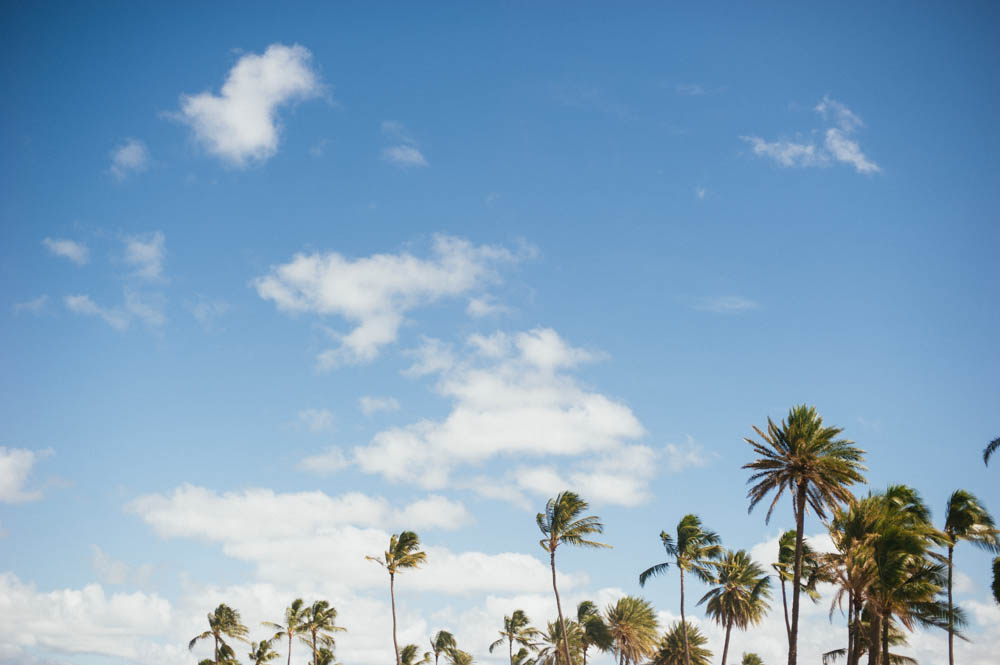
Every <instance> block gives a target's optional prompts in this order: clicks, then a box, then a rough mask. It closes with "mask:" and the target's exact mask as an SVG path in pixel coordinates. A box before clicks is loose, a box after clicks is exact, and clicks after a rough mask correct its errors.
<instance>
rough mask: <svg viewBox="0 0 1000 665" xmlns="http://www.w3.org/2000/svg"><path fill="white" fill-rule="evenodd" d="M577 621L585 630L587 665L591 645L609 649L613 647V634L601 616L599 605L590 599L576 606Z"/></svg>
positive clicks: (601, 649)
mask: <svg viewBox="0 0 1000 665" xmlns="http://www.w3.org/2000/svg"><path fill="white" fill-rule="evenodd" d="M576 622H577V623H578V624H580V628H581V629H582V630H583V635H582V638H581V639H582V643H583V644H582V646H583V665H587V651H588V650H589V649H590V647H596V648H597V649H598V650H600V651H607V650H608V649H610V648H611V634H610V633H609V632H608V626H607V624H605V623H604V619H602V618H601V612H600V610H598V609H597V605H595V604H594V603H592V602H591V601H589V600H584V601H582V602H581V603H580V604H579V605H577V606H576Z"/></svg>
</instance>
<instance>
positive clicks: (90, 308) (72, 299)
mask: <svg viewBox="0 0 1000 665" xmlns="http://www.w3.org/2000/svg"><path fill="white" fill-rule="evenodd" d="M64 302H65V303H66V309H68V310H69V311H71V312H75V313H77V314H83V315H85V316H98V317H100V318H102V319H104V322H105V323H107V324H108V325H109V326H111V327H112V328H114V329H115V330H125V329H126V328H128V317H127V316H126V315H125V313H124V312H122V311H121V310H119V309H105V308H103V307H100V306H98V305H97V303H95V302H94V301H93V300H91V299H90V296H88V295H85V294H83V295H75V296H66V298H65V299H64Z"/></svg>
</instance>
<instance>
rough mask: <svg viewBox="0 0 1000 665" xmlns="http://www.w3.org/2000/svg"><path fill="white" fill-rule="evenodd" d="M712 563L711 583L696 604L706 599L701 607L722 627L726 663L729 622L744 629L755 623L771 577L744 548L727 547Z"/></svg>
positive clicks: (764, 611) (764, 604) (768, 593)
mask: <svg viewBox="0 0 1000 665" xmlns="http://www.w3.org/2000/svg"><path fill="white" fill-rule="evenodd" d="M712 565H713V566H714V567H715V570H716V574H715V580H714V581H713V584H714V585H715V587H714V588H712V589H711V590H709V592H708V593H706V594H705V595H704V596H703V597H702V599H701V600H700V601H698V604H699V605H701V604H702V603H706V602H707V604H706V605H705V611H706V612H707V613H708V615H709V616H710V617H712V618H713V619H714V620H715V622H716V623H717V624H719V625H720V626H723V627H724V628H725V629H726V641H725V645H724V646H723V647H722V665H726V657H727V656H728V655H729V634H730V633H731V632H732V630H733V626H736V627H737V628H739V629H740V630H746V629H747V628H749V627H750V626H755V625H757V624H759V623H760V622H761V621H762V620H763V619H764V617H765V616H766V615H767V611H768V610H769V609H770V606H769V605H768V602H767V601H768V599H769V598H770V597H771V578H770V577H769V576H768V575H767V573H766V572H765V571H764V569H763V568H761V567H760V565H758V564H757V563H756V562H754V560H753V559H751V558H750V555H749V554H747V553H746V552H745V551H744V550H740V551H738V552H733V551H732V550H730V551H728V552H726V554H725V555H724V556H723V557H722V559H721V560H719V561H715V562H713V564H712Z"/></svg>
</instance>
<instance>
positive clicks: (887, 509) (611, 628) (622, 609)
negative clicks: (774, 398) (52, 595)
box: [189, 406, 1000, 665]
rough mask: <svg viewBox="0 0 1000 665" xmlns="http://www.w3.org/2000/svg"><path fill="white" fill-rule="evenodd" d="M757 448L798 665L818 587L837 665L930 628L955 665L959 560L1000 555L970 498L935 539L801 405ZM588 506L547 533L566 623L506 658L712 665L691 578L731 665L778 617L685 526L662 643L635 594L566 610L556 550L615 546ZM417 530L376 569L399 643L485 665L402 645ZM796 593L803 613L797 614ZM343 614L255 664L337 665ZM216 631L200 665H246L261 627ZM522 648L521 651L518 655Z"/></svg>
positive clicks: (667, 544) (751, 661)
mask: <svg viewBox="0 0 1000 665" xmlns="http://www.w3.org/2000/svg"><path fill="white" fill-rule="evenodd" d="M753 430H754V433H755V434H756V437H755V438H746V439H744V440H745V441H746V442H747V443H748V444H749V445H750V446H751V448H752V449H753V452H754V453H755V459H754V460H753V461H751V462H749V463H748V464H745V465H744V466H743V468H745V469H748V470H750V471H751V475H750V478H749V480H748V484H749V485H750V486H751V487H750V489H749V491H748V498H749V501H750V503H749V510H748V512H753V510H754V508H755V507H756V506H757V505H758V504H760V503H761V502H762V501H765V500H769V504H768V510H767V513H766V516H765V522H769V521H770V519H771V517H772V515H773V513H774V511H775V508H776V507H777V506H778V505H779V503H780V500H781V498H782V496H784V495H785V492H786V490H787V493H788V496H789V498H790V499H791V503H792V518H793V520H794V523H795V528H794V529H792V530H788V531H785V532H784V533H782V534H781V536H780V538H779V542H778V552H777V557H776V559H777V560H776V561H775V562H774V563H773V564H772V566H771V567H772V569H773V570H774V572H775V573H776V576H777V578H778V581H779V584H780V587H781V598H782V609H783V614H784V622H785V634H786V638H787V641H788V665H797V658H798V635H799V613H800V601H801V596H802V595H803V594H805V596H806V597H807V598H809V599H811V600H812V601H814V602H818V601H819V599H820V594H819V591H818V585H819V584H820V583H824V584H827V585H831V586H832V588H833V589H834V596H833V602H832V603H831V606H830V615H831V617H832V615H833V613H834V611H835V610H836V609H838V608H840V609H841V610H843V608H844V606H845V605H846V618H847V645H846V647H843V648H840V649H835V650H833V651H830V652H828V653H826V654H824V657H823V661H824V665H828V664H830V663H833V662H834V661H836V660H838V659H841V658H843V659H845V660H846V662H847V665H858V664H859V663H860V662H861V658H862V657H863V656H865V655H867V658H868V660H867V663H868V665H899V664H900V663H910V662H914V661H912V659H910V658H907V657H905V656H901V655H899V654H896V653H894V652H892V651H890V649H896V648H897V647H901V646H903V645H905V643H906V633H905V632H904V631H912V630H914V629H915V628H916V627H917V626H924V627H934V628H940V629H942V630H945V631H947V635H948V658H949V665H954V639H955V637H958V638H960V639H964V637H963V635H962V633H961V629H962V627H963V626H964V625H965V623H966V620H965V615H964V613H963V612H962V611H961V609H960V608H958V607H957V606H956V605H955V604H954V602H953V596H952V591H953V588H952V587H953V573H954V550H955V548H956V547H957V546H958V544H959V543H961V542H968V543H971V544H973V545H975V546H978V547H980V548H983V549H985V550H988V551H991V552H994V553H1000V531H998V530H997V529H996V527H995V524H994V522H993V519H992V517H991V516H990V514H989V512H987V510H986V509H985V507H983V506H982V504H981V503H980V501H979V500H978V499H977V498H976V497H975V496H974V495H973V494H971V493H970V492H968V491H965V490H957V491H956V492H954V493H953V494H952V495H951V497H950V498H949V501H948V505H947V508H946V514H945V519H944V523H943V525H942V526H941V528H940V529H939V528H937V527H935V525H934V523H933V521H932V519H931V513H930V510H929V508H928V507H927V506H926V504H925V503H924V502H923V500H922V498H921V497H920V495H919V493H918V492H917V491H916V490H914V489H913V488H911V487H907V486H905V485H892V486H890V487H888V488H887V489H886V490H885V491H882V492H871V491H869V492H868V494H867V495H866V496H863V497H860V498H859V497H857V496H855V495H854V494H853V493H852V491H851V487H852V486H853V485H855V484H864V483H865V482H866V481H865V477H864V476H863V475H862V474H863V472H864V471H865V470H866V469H865V467H864V465H863V461H864V451H863V450H861V449H859V448H857V447H856V446H855V445H854V443H853V442H852V441H849V440H847V439H844V438H841V436H840V435H841V433H842V430H841V429H840V428H837V427H828V426H825V425H824V424H823V419H822V418H821V417H820V416H819V415H818V414H817V413H816V410H815V408H813V407H808V406H796V407H794V408H792V409H791V410H790V411H789V413H788V416H787V418H785V419H783V420H782V421H781V422H780V423H775V422H774V421H773V420H771V419H770V418H768V420H767V426H766V427H765V428H764V429H760V428H757V427H754V428H753ZM998 447H1000V439H995V440H993V441H991V442H990V443H989V444H988V445H987V447H986V449H985V450H984V451H983V461H984V462H985V463H986V464H987V465H988V464H989V459H990V456H991V455H992V454H993V453H994V452H995V451H996V450H997V448H998ZM588 508H589V506H588V504H587V502H586V501H584V500H583V499H582V498H580V497H579V496H578V495H577V494H576V493H574V492H571V491H565V492H562V493H560V494H559V495H557V496H556V497H554V498H552V499H550V500H549V501H548V502H547V504H546V506H545V510H544V512H541V513H538V515H537V517H536V522H537V525H538V528H539V530H540V531H541V533H542V536H543V537H542V539H541V540H540V541H539V545H540V546H541V547H542V549H543V550H545V552H546V553H547V554H548V555H549V565H550V568H551V571H552V592H553V594H554V596H555V601H556V613H557V616H556V618H555V620H554V621H551V622H548V623H547V625H546V629H545V630H539V629H537V628H534V627H532V625H531V621H530V619H529V618H528V616H527V614H525V612H524V611H523V610H520V609H517V610H514V611H513V612H512V613H511V614H510V615H508V616H505V617H504V620H503V628H502V629H501V630H500V631H499V638H498V639H497V640H496V641H495V642H493V643H492V644H490V645H489V651H490V652H491V653H492V652H494V651H495V650H497V649H501V648H504V647H506V649H507V656H508V660H509V662H510V665H578V664H579V665H586V663H587V657H588V653H589V652H590V651H591V650H592V649H594V650H597V651H600V652H608V653H611V654H613V656H614V657H615V658H616V660H617V661H618V662H617V665H640V664H648V665H708V664H709V662H710V660H711V658H712V652H711V651H710V650H709V649H708V648H707V644H708V639H707V638H706V636H705V635H704V634H703V633H702V632H701V631H700V630H699V629H698V627H697V626H696V625H694V624H692V623H691V622H689V621H688V619H687V616H686V609H685V595H686V582H685V574H686V573H691V574H692V575H694V577H695V578H696V579H697V580H699V581H700V582H702V583H703V584H706V585H708V586H709V590H708V592H707V593H705V594H704V596H703V597H702V598H701V599H700V600H699V601H698V605H704V606H705V611H706V613H707V615H708V617H709V618H710V619H712V620H713V621H715V623H716V624H718V625H719V626H720V627H721V628H722V629H723V630H724V631H725V641H724V643H723V647H722V656H721V665H726V661H727V658H728V654H729V644H730V636H731V633H732V630H733V628H737V629H739V630H743V631H745V630H747V629H749V628H751V627H752V626H754V625H757V624H759V623H760V622H761V621H762V620H763V619H764V617H765V616H766V615H767V613H768V611H769V609H770V604H769V600H770V598H771V578H770V576H769V575H768V573H767V572H766V570H765V569H764V568H763V567H762V566H761V565H760V564H758V563H757V562H755V561H753V560H752V559H751V557H750V556H749V555H748V554H747V552H746V551H744V550H737V551H733V550H728V549H725V548H724V547H723V546H722V543H721V539H720V537H719V535H718V534H717V533H715V532H714V531H711V530H709V529H707V528H705V527H704V526H703V525H702V522H701V520H700V519H699V517H698V516H697V515H694V514H688V515H685V516H684V517H683V518H681V520H680V522H679V523H678V524H677V527H676V530H675V533H668V532H667V531H661V532H660V540H661V542H662V544H663V548H664V550H665V551H666V553H667V555H668V557H669V559H668V560H667V561H664V562H662V563H658V564H655V565H653V566H651V567H649V568H647V569H646V570H644V571H642V572H641V573H640V574H639V584H640V586H645V585H646V583H647V581H649V580H650V579H651V578H653V577H656V576H659V575H662V574H665V573H667V572H668V571H669V570H670V569H671V566H673V567H675V568H676V570H677V571H678V574H679V580H680V616H681V619H680V621H677V622H675V623H674V624H673V625H671V626H669V627H667V628H666V630H665V631H664V632H663V633H662V634H661V633H660V626H659V622H658V620H657V617H656V612H655V610H654V609H653V606H652V605H651V604H650V603H649V602H648V601H646V600H644V599H642V598H638V597H634V596H623V597H622V598H620V599H618V601H616V602H615V603H612V604H610V605H609V606H608V607H606V608H605V609H604V610H603V611H601V610H600V609H599V608H598V607H597V606H596V605H595V604H594V603H593V602H591V601H583V602H581V603H579V604H578V605H577V608H576V614H575V617H570V618H568V619H567V617H566V616H565V615H564V613H563V607H562V599H561V598H560V595H559V588H558V584H557V581H556V552H557V550H558V548H559V547H560V546H562V545H568V546H575V547H586V548H608V547H611V546H610V545H608V544H606V543H602V542H599V541H597V540H595V539H594V537H595V535H597V534H601V533H603V531H604V526H603V524H602V523H601V520H600V518H599V517H597V516H594V515H587V514H586V511H587V509H588ZM810 511H812V512H813V513H814V514H815V515H816V516H817V517H818V518H819V519H821V520H823V522H824V524H825V525H826V527H827V529H828V530H829V533H830V537H831V540H832V541H833V544H834V548H835V549H834V551H833V552H830V553H822V554H820V553H817V552H815V551H814V550H813V548H811V547H810V545H809V543H808V542H806V540H805V532H804V527H805V516H806V513H808V512H810ZM420 547H421V545H420V539H419V537H418V536H417V534H416V533H414V532H413V531H403V532H401V533H399V534H393V535H392V537H391V538H390V541H389V547H388V549H387V550H386V551H385V552H384V553H383V555H381V556H369V557H366V558H367V559H369V560H371V561H374V562H376V563H378V564H379V565H380V566H382V567H383V568H384V569H385V570H386V572H387V573H388V574H389V594H390V601H391V610H392V642H393V648H394V650H395V654H396V665H429V663H430V662H431V660H432V658H433V662H434V665H439V659H440V657H441V656H444V657H445V660H446V662H447V664H448V665H473V656H472V655H471V654H470V653H469V652H467V651H463V650H461V649H459V648H458V646H457V643H456V640H455V637H454V635H453V634H452V633H450V632H448V631H446V630H440V631H438V632H437V633H436V634H435V635H434V637H433V638H432V639H431V642H430V651H425V652H423V653H421V649H420V648H419V647H418V646H417V645H415V644H407V645H404V646H403V647H402V648H400V646H399V642H398V638H397V618H396V587H395V584H396V576H397V574H400V573H402V572H403V571H405V570H409V569H414V568H418V567H420V566H421V565H423V564H424V563H426V561H427V554H426V553H425V552H423V551H422V550H421V549H420ZM992 589H993V595H994V597H995V598H996V600H997V602H998V603H1000V556H998V557H997V558H996V559H995V560H994V561H993V587H992ZM789 592H790V595H791V602H790V603H789V598H788V596H789ZM336 616H337V612H336V610H335V609H334V608H333V607H332V606H330V605H329V603H327V602H326V601H317V602H315V603H313V605H311V606H306V605H305V604H304V603H303V601H302V599H296V600H295V601H294V602H293V603H292V604H291V605H290V606H289V607H288V608H287V610H286V612H285V623H284V624H277V623H265V624H264V625H265V626H267V627H269V628H272V629H274V630H275V631H276V632H275V633H274V635H273V637H271V638H270V639H268V640H263V641H261V642H253V643H251V651H250V654H249V656H250V659H251V662H252V663H254V664H255V665H262V664H264V663H268V662H270V661H272V660H275V659H276V658H278V654H277V653H276V652H275V651H274V649H273V645H274V643H276V642H278V641H283V640H285V639H287V645H288V663H289V665H290V663H291V650H292V644H293V642H294V639H295V638H298V639H299V640H300V641H301V642H303V643H305V644H307V645H309V646H310V647H311V649H312V660H311V661H310V663H311V665H333V664H334V655H333V649H334V646H335V642H334V638H333V634H334V633H336V632H339V631H342V630H344V629H343V628H341V627H339V626H336V625H335V619H336ZM208 623H209V630H207V631H205V632H204V633H202V634H200V635H198V636H196V637H195V638H194V639H192V640H191V643H190V645H189V646H190V648H194V646H195V644H196V643H197V642H198V641H200V640H208V639H212V640H213V644H214V653H215V658H214V660H207V659H206V660H203V661H202V662H201V663H200V665H208V664H210V663H211V664H213V665H235V664H236V663H237V662H238V661H237V660H236V656H235V653H234V651H233V648H232V645H231V644H230V643H229V642H228V641H227V640H238V641H243V642H246V641H247V640H246V636H247V634H248V629H247V628H246V626H244V625H242V623H240V615H239V612H237V611H236V610H233V609H231V608H229V607H228V606H226V605H220V606H219V607H218V608H216V610H215V612H213V613H211V614H209V615H208ZM515 648H516V649H517V650H516V651H515ZM741 665H763V663H762V661H761V659H760V657H759V656H758V655H757V654H754V653H744V654H743V656H742V661H741Z"/></svg>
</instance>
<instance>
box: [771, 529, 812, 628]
mask: <svg viewBox="0 0 1000 665" xmlns="http://www.w3.org/2000/svg"><path fill="white" fill-rule="evenodd" d="M794 564H795V531H785V532H784V533H782V534H781V536H780V537H779V538H778V560H777V561H776V562H774V563H773V564H771V567H772V568H774V570H775V572H777V573H778V581H779V582H780V583H781V607H782V609H783V610H784V613H785V634H786V635H790V634H791V632H792V626H791V624H790V623H789V621H788V594H787V593H786V591H785V583H786V582H791V581H792V569H793V567H794ZM821 571H822V566H821V564H820V558H819V556H817V554H816V552H815V551H814V550H813V548H812V546H810V545H809V543H808V542H806V541H805V540H803V541H802V579H803V580H804V581H805V583H804V584H803V585H802V590H803V591H804V592H805V593H806V595H807V596H809V598H810V600H812V601H813V602H818V601H819V597H820V595H819V591H817V590H816V585H817V584H818V583H819V582H820V581H822V579H821V578H822V572H821Z"/></svg>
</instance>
